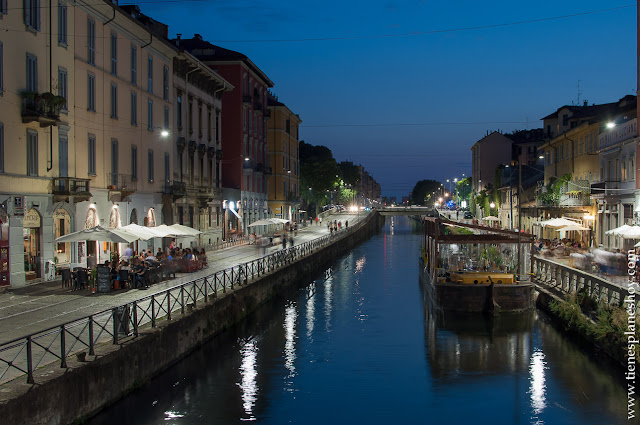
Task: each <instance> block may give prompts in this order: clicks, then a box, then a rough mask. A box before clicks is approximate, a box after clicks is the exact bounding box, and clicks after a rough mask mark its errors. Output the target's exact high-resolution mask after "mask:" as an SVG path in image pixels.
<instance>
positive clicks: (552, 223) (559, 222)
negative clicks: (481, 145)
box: [538, 217, 579, 227]
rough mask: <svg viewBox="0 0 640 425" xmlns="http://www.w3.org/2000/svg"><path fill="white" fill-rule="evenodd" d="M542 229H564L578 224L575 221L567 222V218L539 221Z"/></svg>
mask: <svg viewBox="0 0 640 425" xmlns="http://www.w3.org/2000/svg"><path fill="white" fill-rule="evenodd" d="M538 224H540V225H541V226H542V227H565V226H574V225H577V224H579V223H578V222H577V221H574V220H569V219H567V218H564V217H562V218H552V219H550V220H545V221H540V222H539V223H538Z"/></svg>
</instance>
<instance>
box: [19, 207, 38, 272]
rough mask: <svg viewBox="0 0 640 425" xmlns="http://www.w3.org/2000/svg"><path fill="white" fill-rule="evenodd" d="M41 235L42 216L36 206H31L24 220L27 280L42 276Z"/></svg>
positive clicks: (23, 231) (23, 235)
mask: <svg viewBox="0 0 640 425" xmlns="http://www.w3.org/2000/svg"><path fill="white" fill-rule="evenodd" d="M41 236H42V217H41V216H40V213H39V212H38V211H37V210H36V209H35V208H31V209H30V210H29V211H27V213H26V214H25V216H24V219H23V221H22V237H23V242H24V273H25V280H27V281H29V280H33V279H38V278H41V277H42V265H41V259H42V254H41V249H42V248H41V240H40V239H41Z"/></svg>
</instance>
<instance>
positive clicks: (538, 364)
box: [529, 350, 547, 424]
mask: <svg viewBox="0 0 640 425" xmlns="http://www.w3.org/2000/svg"><path fill="white" fill-rule="evenodd" d="M546 364H547V363H546V362H545V360H544V353H543V352H542V351H541V350H536V351H535V352H534V353H533V355H532V356H531V364H530V365H529V375H530V378H529V380H530V382H531V387H530V388H529V395H530V396H531V407H532V408H533V414H534V415H535V416H538V415H540V414H541V413H542V411H543V410H544V408H545V407H546V406H547V398H546V385H545V379H544V373H545V369H546ZM536 423H537V424H542V422H541V421H537V422H536Z"/></svg>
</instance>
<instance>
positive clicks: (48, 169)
mask: <svg viewBox="0 0 640 425" xmlns="http://www.w3.org/2000/svg"><path fill="white" fill-rule="evenodd" d="M51 9H52V8H51V7H49V92H50V93H52V92H53V58H52V56H53V32H52V31H53V30H52V28H51V22H52V21H53V18H52V16H51V15H52V12H51ZM58 84H59V82H58ZM52 169H53V126H51V127H50V128H49V164H48V165H47V172H49V171H51V170H52ZM67 175H68V174H67Z"/></svg>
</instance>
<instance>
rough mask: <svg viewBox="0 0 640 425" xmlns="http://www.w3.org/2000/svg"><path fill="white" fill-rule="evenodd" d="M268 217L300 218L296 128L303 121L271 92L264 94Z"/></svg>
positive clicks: (292, 219)
mask: <svg viewBox="0 0 640 425" xmlns="http://www.w3.org/2000/svg"><path fill="white" fill-rule="evenodd" d="M267 102H268V108H269V112H270V114H269V115H270V117H269V119H268V120H267V132H268V155H269V160H268V164H270V165H269V166H270V167H271V173H270V175H269V179H268V193H269V198H268V199H269V215H272V216H274V217H278V218H282V219H285V220H291V221H292V222H293V221H298V220H299V219H300V161H299V156H298V141H299V128H300V123H301V122H302V120H301V119H300V116H298V115H297V114H294V113H293V112H291V110H290V109H289V108H288V107H287V106H286V105H285V104H284V103H282V102H280V101H278V98H277V97H276V96H274V95H273V94H271V93H268V95H267Z"/></svg>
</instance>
